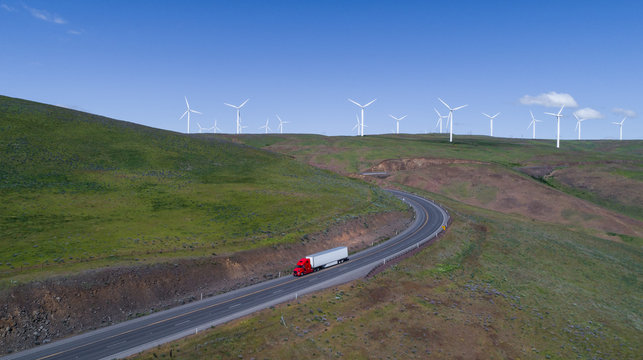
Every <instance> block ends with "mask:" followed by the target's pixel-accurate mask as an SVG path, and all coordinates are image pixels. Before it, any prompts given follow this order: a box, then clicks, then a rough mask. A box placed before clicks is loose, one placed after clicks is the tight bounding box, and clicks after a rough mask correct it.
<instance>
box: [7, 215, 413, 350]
mask: <svg viewBox="0 0 643 360" xmlns="http://www.w3.org/2000/svg"><path fill="white" fill-rule="evenodd" d="M411 221H412V214H411V213H410V212H395V213H385V214H378V215H374V216H370V217H357V218H354V219H352V220H349V221H346V222H344V223H342V224H341V225H338V226H335V227H333V228H330V229H328V230H327V231H323V232H320V233H316V234H310V235H308V236H304V237H303V238H302V239H301V242H300V243H297V244H289V245H283V246H278V247H271V248H265V249H258V250H252V251H245V252H241V253H237V254H234V255H230V256H212V257H208V258H197V259H181V260H176V261H173V262H172V263H162V264H153V265H146V266H137V267H128V268H118V269H102V270H96V271H87V272H84V273H82V274H79V275H74V276H69V277H58V278H53V279H49V280H46V281H42V282H33V283H29V284H25V285H20V286H17V287H14V288H11V289H8V290H6V291H4V292H2V293H0V304H3V305H0V352H1V353H5V354H6V353H8V352H11V351H18V350H23V349H26V348H29V347H32V346H34V345H39V344H43V343H47V342H50V341H52V340H55V339H59V338H62V337H65V336H68V335H72V334H76V333H79V332H82V331H86V330H90V329H95V328H98V327H102V326H106V325H110V324H114V323H118V322H121V321H124V320H127V319H131V318H134V317H137V316H141V315H144V314H149V313H151V312H155V311H158V310H161V309H165V308H169V307H172V306H174V305H178V304H184V303H186V302H190V301H194V300H197V299H199V298H200V297H201V294H203V296H204V297H206V296H211V295H214V294H218V293H222V292H226V291H229V290H232V289H235V288H239V287H242V286H247V285H250V284H253V283H257V282H261V281H263V280H266V279H270V278H274V277H276V276H279V275H280V274H281V275H289V274H290V272H291V271H292V267H293V265H294V263H295V262H296V260H297V259H299V258H300V257H302V256H304V255H305V254H309V253H312V252H316V251H320V250H324V249H328V248H331V247H334V246H339V245H346V246H348V247H349V250H350V251H351V252H353V251H357V250H359V249H363V248H366V247H367V246H370V245H371V244H372V243H373V242H379V241H382V240H385V239H388V238H390V237H391V236H393V235H395V234H397V233H398V232H399V231H400V230H402V229H405V228H406V227H407V226H408V225H409V224H410V222H411Z"/></svg>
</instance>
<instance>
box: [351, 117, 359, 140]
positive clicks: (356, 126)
mask: <svg viewBox="0 0 643 360" xmlns="http://www.w3.org/2000/svg"><path fill="white" fill-rule="evenodd" d="M355 117H356V118H357V124H355V126H353V129H352V130H355V129H357V136H359V115H357V114H355Z"/></svg>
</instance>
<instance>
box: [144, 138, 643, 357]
mask: <svg viewBox="0 0 643 360" xmlns="http://www.w3.org/2000/svg"><path fill="white" fill-rule="evenodd" d="M232 138H233V139H235V140H236V141H243V142H247V143H251V144H253V145H255V146H262V147H264V148H267V149H271V150H276V151H282V152H284V153H287V154H292V155H295V156H296V157H298V158H299V159H301V160H302V161H305V162H309V163H313V164H316V165H318V166H322V167H324V168H330V169H334V170H336V171H339V172H343V173H355V172H359V171H364V170H368V169H375V170H380V169H384V170H386V171H389V172H390V173H391V176H390V177H388V178H387V179H385V180H378V181H379V183H381V184H382V185H387V186H399V187H401V188H404V189H406V190H408V191H413V192H416V193H418V194H421V195H425V196H427V197H429V198H432V199H436V200H437V201H439V202H440V203H442V204H444V205H445V206H446V207H447V208H448V209H449V210H450V213H451V215H452V217H453V224H452V226H451V227H450V228H449V231H448V232H447V234H446V236H445V237H443V238H442V239H440V240H439V241H438V242H437V243H436V244H435V245H433V246H431V247H428V248H426V249H425V250H423V251H422V252H420V253H418V254H417V255H415V256H413V257H411V258H409V259H407V260H405V261H403V262H401V263H400V264H398V265H395V266H393V267H392V268H391V269H389V270H387V271H385V272H384V273H381V274H379V275H377V276H376V278H374V279H371V280H367V281H360V282H356V283H353V284H349V285H345V286H341V287H338V288H335V289H331V290H327V291H324V292H321V293H317V294H315V295H310V296H306V297H305V298H303V299H299V301H297V302H291V303H288V304H283V305H280V306H277V307H275V308H273V309H269V310H266V311H263V312H261V313H259V314H257V315H253V316H250V317H247V318H245V319H242V320H239V321H235V322H233V323H230V324H227V325H224V326H220V327H217V328H214V329H212V330H210V331H208V332H204V333H202V334H200V335H196V336H190V337H189V338H187V339H184V340H182V341H179V342H175V343H172V344H167V345H165V346H161V347H158V348H156V349H152V350H150V351H148V352H146V353H144V354H142V355H140V356H138V357H137V358H143V359H151V358H169V357H170V355H171V354H172V355H173V356H177V355H178V356H180V357H181V358H186V359H191V358H194V359H197V358H213V359H217V358H237V357H243V358H251V357H256V358H275V359H277V358H294V357H297V356H298V354H301V353H302V352H304V351H305V352H306V353H314V355H313V357H318V358H350V359H370V358H382V359H386V358H417V359H425V358H461V359H478V358H489V359H491V358H496V359H497V358H514V359H517V358H521V359H569V358H581V359H637V358H639V357H640V355H637V354H641V353H643V345H641V341H640V338H641V334H643V312H642V311H641V309H643V282H642V279H643V251H642V246H643V238H642V237H641V236H640V235H636V234H641V232H642V231H643V223H642V222H641V221H640V220H641V213H642V212H643V208H642V206H643V205H641V202H637V201H636V200H634V199H636V198H637V197H640V194H642V193H643V179H642V177H641V175H642V174H643V162H642V161H641V160H642V159H643V156H642V155H643V142H641V141H623V142H620V141H595V142H594V141H587V142H585V141H583V142H576V141H565V142H563V143H562V144H561V149H560V150H556V149H555V147H554V145H553V143H552V141H541V140H538V141H532V140H512V139H491V138H485V137H458V138H457V140H456V141H457V142H456V143H455V144H449V143H448V142H447V140H446V138H445V137H444V136H438V135H427V136H424V135H417V136H416V135H401V136H377V137H366V138H346V137H333V138H326V137H321V136H312V135H302V136H300V135H293V136H271V137H264V136H243V137H240V138H236V137H232ZM387 159H410V160H409V161H397V160H394V161H390V162H383V161H384V160H387ZM427 159H428V160H427ZM615 184H618V186H613V185H615ZM617 188H618V189H617ZM611 231H614V232H613V233H611V234H610V232H611ZM625 232H627V233H629V235H627V234H625ZM282 317H283V319H284V320H283V321H282V320H281V319H282Z"/></svg>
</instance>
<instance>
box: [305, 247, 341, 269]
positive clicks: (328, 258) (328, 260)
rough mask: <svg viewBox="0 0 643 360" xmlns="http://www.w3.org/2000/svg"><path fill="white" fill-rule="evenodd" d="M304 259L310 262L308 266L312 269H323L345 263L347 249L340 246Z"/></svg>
mask: <svg viewBox="0 0 643 360" xmlns="http://www.w3.org/2000/svg"><path fill="white" fill-rule="evenodd" d="M306 258H307V259H309V260H310V266H311V267H312V268H313V269H315V270H318V269H323V268H327V267H329V266H333V265H336V264H339V263H342V262H344V261H347V260H348V248H347V247H346V246H340V247H336V248H334V249H329V250H324V251H321V252H318V253H316V254H312V255H308V256H306Z"/></svg>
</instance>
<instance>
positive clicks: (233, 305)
mask: <svg viewBox="0 0 643 360" xmlns="http://www.w3.org/2000/svg"><path fill="white" fill-rule="evenodd" d="M240 305H241V303H236V304H232V305H230V306H228V309H232V308H233V307H237V306H240Z"/></svg>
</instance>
